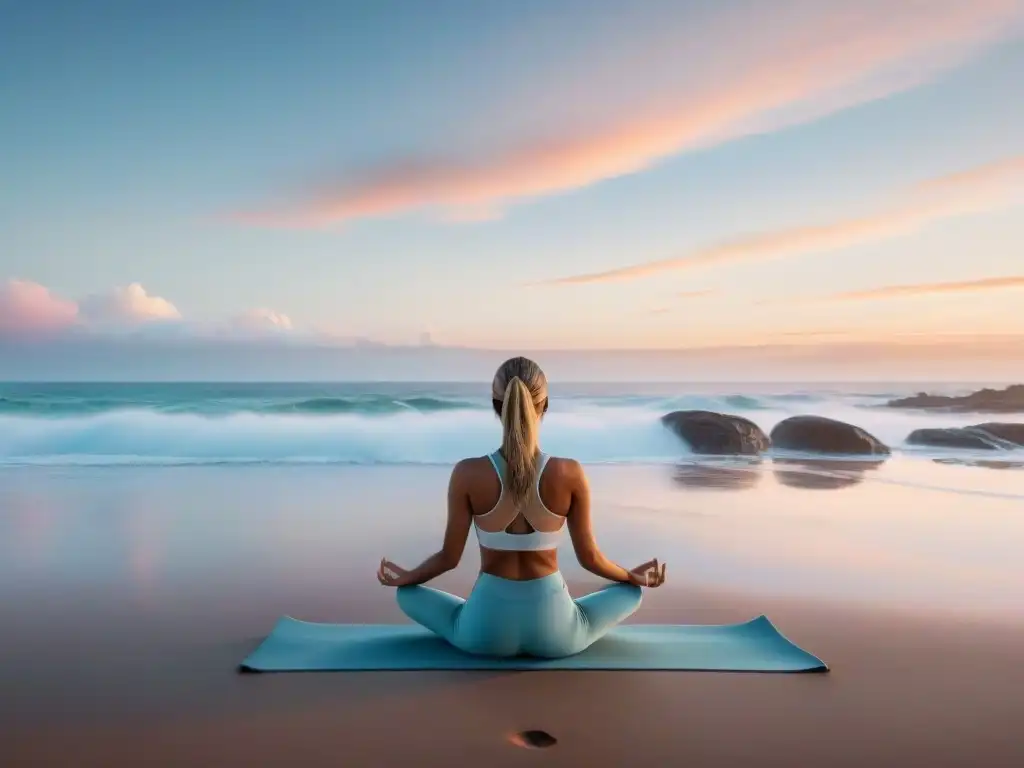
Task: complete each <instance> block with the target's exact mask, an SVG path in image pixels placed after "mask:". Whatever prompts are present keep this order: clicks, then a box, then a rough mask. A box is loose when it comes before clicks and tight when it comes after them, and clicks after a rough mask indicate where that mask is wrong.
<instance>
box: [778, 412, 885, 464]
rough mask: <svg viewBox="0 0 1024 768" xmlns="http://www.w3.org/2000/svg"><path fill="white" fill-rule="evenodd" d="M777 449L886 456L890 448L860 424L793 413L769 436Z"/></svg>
mask: <svg viewBox="0 0 1024 768" xmlns="http://www.w3.org/2000/svg"><path fill="white" fill-rule="evenodd" d="M770 439H771V443H772V445H773V446H774V447H776V448H781V449H783V450H787V451H810V452H813V453H831V454H845V455H856V456H888V455H889V453H890V450H889V447H888V446H887V445H885V443H883V442H882V441H881V440H879V439H878V438H877V437H875V436H874V435H871V434H869V433H868V432H865V431H864V430H863V429H861V428H860V427H855V426H853V425H852V424H847V423H846V422H843V421H836V420H835V419H827V418H825V417H824V416H792V417H790V418H788V419H784V420H783V421H780V422H779V423H778V424H776V425H775V429H773V430H772V432H771V435H770Z"/></svg>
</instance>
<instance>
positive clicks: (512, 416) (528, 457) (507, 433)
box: [491, 357, 548, 505]
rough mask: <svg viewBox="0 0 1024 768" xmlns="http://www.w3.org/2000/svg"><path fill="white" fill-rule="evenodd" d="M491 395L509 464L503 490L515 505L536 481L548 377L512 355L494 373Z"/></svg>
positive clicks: (546, 400)
mask: <svg viewBox="0 0 1024 768" xmlns="http://www.w3.org/2000/svg"><path fill="white" fill-rule="evenodd" d="M491 397H492V399H493V401H494V409H495V411H497V412H498V414H499V415H500V416H501V431H502V436H501V453H502V455H503V456H504V457H505V464H506V465H507V467H508V471H507V477H505V478H504V481H505V491H506V492H507V493H508V494H509V496H510V497H511V498H512V501H513V502H514V503H515V504H517V505H518V504H521V503H522V502H524V501H525V500H526V498H527V496H528V495H529V493H530V491H531V490H532V489H533V486H534V484H535V483H536V482H537V457H538V455H539V454H540V417H541V415H542V414H543V413H544V411H546V410H547V406H548V384H547V378H546V377H545V376H544V372H543V371H542V370H541V369H540V366H539V365H537V364H536V363H535V362H533V361H532V360H528V359H527V358H525V357H514V358H512V359H511V360H507V361H505V363H504V364H503V365H502V366H501V368H499V369H498V372H497V374H495V376H494V381H493V382H492V384H491Z"/></svg>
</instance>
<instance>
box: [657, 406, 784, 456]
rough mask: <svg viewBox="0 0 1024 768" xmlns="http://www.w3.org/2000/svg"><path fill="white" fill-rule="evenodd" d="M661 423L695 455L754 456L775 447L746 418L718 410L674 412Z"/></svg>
mask: <svg viewBox="0 0 1024 768" xmlns="http://www.w3.org/2000/svg"><path fill="white" fill-rule="evenodd" d="M661 422H662V424H664V425H665V426H666V427H668V428H669V429H670V430H672V432H674V433H675V434H676V435H678V436H679V437H680V438H682V439H683V440H684V441H685V442H686V443H687V445H689V446H690V450H692V451H693V452H694V453H699V454H705V455H718V456H728V455H741V456H753V455H756V454H759V453H761V452H762V451H766V450H768V447H769V446H770V445H771V441H770V440H769V439H768V435H766V434H765V433H764V430H762V429H761V428H760V427H759V426H757V424H755V423H754V422H752V421H750V419H744V418H743V417H742V416H730V415H728V414H724V413H715V412H714V411H673V412H672V413H667V414H665V415H664V416H662V417H661Z"/></svg>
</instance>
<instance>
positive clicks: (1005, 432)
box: [971, 421, 1024, 446]
mask: <svg viewBox="0 0 1024 768" xmlns="http://www.w3.org/2000/svg"><path fill="white" fill-rule="evenodd" d="M971 429H976V430H979V431H981V432H984V433H986V434H989V435H992V436H993V437H997V438H999V439H1000V440H1005V441H1006V442H1008V443H1013V444H1014V445H1020V446H1024V424H1009V423H1006V422H998V421H991V422H989V423H987V424H975V425H974V426H973V427H971Z"/></svg>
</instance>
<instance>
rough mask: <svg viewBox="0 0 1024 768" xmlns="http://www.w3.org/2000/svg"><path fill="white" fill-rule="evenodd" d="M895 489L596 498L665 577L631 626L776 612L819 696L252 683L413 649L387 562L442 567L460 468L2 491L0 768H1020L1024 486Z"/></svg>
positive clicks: (163, 470)
mask: <svg viewBox="0 0 1024 768" xmlns="http://www.w3.org/2000/svg"><path fill="white" fill-rule="evenodd" d="M894 464H895V466H894V467H892V468H887V469H882V470H879V471H878V472H877V473H876V477H869V476H867V473H865V476H864V477H861V478H859V480H858V481H856V482H847V483H845V484H844V483H838V484H837V483H833V486H836V487H831V488H828V489H823V488H822V487H821V483H820V482H818V483H817V484H815V483H814V481H811V482H810V483H806V484H804V487H801V486H800V484H799V483H793V482H792V477H789V478H785V479H780V477H779V476H778V475H777V474H776V473H774V472H773V471H771V470H770V469H769V468H768V467H767V466H766V467H759V468H755V469H753V470H752V471H754V472H756V473H757V475H758V476H757V477H756V478H755V479H754V480H752V481H751V480H747V481H745V482H743V483H736V482H731V483H730V482H728V481H727V482H725V483H722V482H717V481H716V480H715V478H718V480H719V481H720V480H721V477H722V475H721V472H720V471H719V469H720V468H719V469H715V468H711V469H708V470H707V472H705V473H704V476H703V479H702V480H700V481H698V482H693V480H694V477H696V476H698V475H700V474H701V473H700V471H698V469H696V468H694V467H693V466H690V467H689V468H683V469H680V468H671V467H600V466H598V467H595V468H594V469H593V471H592V472H591V476H592V483H593V485H594V487H595V492H596V494H597V498H599V499H602V500H603V506H602V509H601V515H602V516H601V518H600V523H599V529H598V530H599V536H600V537H601V540H602V542H603V544H604V546H605V548H606V549H607V550H608V552H609V554H611V555H612V556H614V557H615V558H616V559H619V560H622V561H624V562H629V561H631V560H633V559H637V560H638V561H639V559H640V558H643V557H645V556H649V555H654V554H658V555H659V556H661V557H664V558H665V559H666V560H667V561H668V562H669V563H670V568H671V570H672V573H671V579H670V583H669V584H668V585H666V587H664V588H662V589H660V590H657V591H653V592H649V593H648V594H647V597H646V598H645V602H644V605H643V607H642V608H641V610H640V612H639V613H638V614H637V616H635V617H634V619H633V620H634V621H640V622H644V623H718V622H731V621H741V620H744V619H748V618H751V617H752V616H755V615H758V614H760V613H766V614H767V615H768V616H769V617H770V618H771V619H772V621H773V622H774V623H775V624H776V625H777V626H778V627H779V628H780V630H781V631H782V632H783V633H784V634H786V635H787V636H788V637H790V638H791V639H792V640H793V641H794V642H797V643H798V644H800V645H802V646H803V647H805V648H807V649H808V650H810V651H812V652H813V653H815V654H817V655H819V656H820V657H821V658H823V659H825V660H826V661H827V662H828V663H829V665H830V666H831V670H832V671H831V672H830V673H828V674H824V675H799V674H797V675H760V674H722V673H658V672H645V673H634V672H564V673H563V672H550V673H548V672H545V673H468V672H466V673H457V672H443V673H442V672H438V673H358V674H348V673H336V674H281V675H259V674H257V675H240V674H238V673H237V672H236V666H237V664H238V662H239V661H240V660H241V659H242V658H244V656H245V655H246V654H247V653H248V652H249V651H250V650H251V649H252V648H254V647H255V646H256V644H257V643H258V642H259V641H260V639H261V638H262V637H263V636H265V634H266V633H267V632H268V631H269V629H270V628H271V627H272V625H273V623H274V621H275V620H276V619H277V618H278V617H279V616H280V615H282V614H290V615H293V616H296V617H299V618H303V619H308V620H313V621H350V622H360V621H381V622H391V621H395V622H398V621H402V620H403V617H402V616H401V615H400V613H399V612H398V610H397V608H396V607H395V605H394V603H393V595H392V593H391V592H389V591H387V590H385V589H383V588H381V587H379V586H378V585H376V584H375V583H374V582H373V581H372V568H373V565H374V559H375V558H376V557H379V556H380V554H382V553H386V554H388V555H389V556H391V557H393V558H394V559H396V560H397V561H399V562H401V561H403V560H408V561H411V560H414V559H416V558H417V557H422V556H423V555H425V554H427V553H428V552H429V551H431V547H433V546H435V541H436V540H437V537H438V536H439V534H440V530H441V527H440V526H441V520H442V518H441V516H440V514H439V513H440V509H441V507H440V499H441V498H442V496H440V495H439V494H440V492H441V491H443V487H444V483H445V481H446V477H447V468H445V467H415V468H410V467H381V468H330V467H272V468H261V467H238V468H222V467H216V468H210V467H205V468H203V467H178V468H174V467H159V468H103V469H96V468H85V469H83V468H73V467H62V468H21V469H17V470H6V471H4V473H3V475H2V476H0V509H2V510H3V515H2V517H0V534H2V535H0V542H2V543H0V555H2V557H0V563H2V565H0V571H2V573H0V577H2V578H0V621H2V626H3V627H4V632H3V634H2V639H0V660H2V662H0V690H2V691H3V695H2V697H0V763H2V764H3V765H12V766H20V765H33V766H34V765H40V766H48V765H54V766H57V765H61V766H67V765H75V766H93V765H95V766H120V765H139V764H147V765H169V766H175V765H217V766H230V765H246V766H252V765H304V766H318V765H325V766H326V765H360V766H361V765H366V766H391V765H402V764H407V763H413V764H416V765H467V764H468V765H482V764H484V763H486V764H489V765H498V766H505V765H509V766H512V765H527V764H531V763H543V764H549V765H577V764H579V765H582V764H586V763H585V762H584V761H588V762H590V763H591V764H599V765H628V764H634V763H635V762H637V761H638V760H645V761H646V760H655V761H671V762H672V764H680V765H683V764H685V765H697V766H704V765H708V766H732V765H736V766H775V765H778V766H782V765H790V766H791V765H819V764H820V765H826V764H827V765H832V766H862V765H874V766H888V765H893V766H902V765H907V764H911V763H920V764H924V765H929V766H962V765H972V766H1014V765H1020V764H1021V763H1022V761H1024V739H1021V737H1020V733H1019V725H1018V724H1019V721H1020V719H1021V716H1022V714H1024V693H1022V692H1024V610H1022V606H1020V605H1019V601H1018V600H1016V599H1015V598H1016V597H1019V595H1020V594H1022V593H1024V591H1022V589H1021V587H1022V584H1024V582H1022V573H1024V565H1021V563H1020V561H1019V556H1018V554H1017V553H1019V551H1020V544H1021V541H1022V535H1021V534H1022V530H1024V523H1022V521H1021V519H1020V515H1019V512H1020V509H1021V501H1020V499H1019V498H1018V497H1016V496H1015V494H1014V491H1015V490H1017V489H1019V488H1020V484H1021V483H1022V480H1021V476H1020V474H1019V473H1018V472H1013V471H1007V472H997V471H994V470H983V469H977V468H963V467H946V466H940V465H936V464H931V463H909V464H900V463H898V462H896V463H894ZM737 471H741V470H737ZM683 476H685V477H686V478H687V479H685V480H681V479H680V478H681V477H683ZM972 484H973V485H972ZM807 486H812V487H807ZM296 489H301V491H296ZM954 491H955V492H954ZM427 499H432V501H431V502H430V503H426V502H425V500H427ZM922 518H925V519H926V520H927V524H922ZM840 544H841V546H840ZM954 552H957V553H959V554H957V555H956V556H955V557H954V556H953V555H952V553H954ZM759 553H760V554H759ZM801 553H803V556H800V554H801ZM476 557H477V556H476V553H475V552H474V551H473V548H472V547H469V548H468V555H467V558H466V560H465V562H464V563H463V564H462V565H461V566H460V567H459V568H458V569H457V570H456V571H454V572H452V573H451V574H448V575H446V576H445V577H444V578H442V579H440V580H439V581H438V584H439V585H440V586H442V587H444V588H448V589H451V590H453V591H456V592H463V593H464V592H465V591H466V590H467V589H468V588H469V586H470V584H471V581H472V577H473V573H474V568H475V566H476ZM563 560H564V570H565V572H566V573H567V576H568V578H569V579H570V584H571V586H572V588H573V590H574V591H575V592H583V591H586V590H588V589H591V588H593V587H594V586H596V585H597V584H596V582H595V581H593V580H592V579H587V578H584V577H583V575H582V574H581V573H580V571H579V570H578V567H576V566H575V564H574V563H573V562H572V556H571V553H570V552H567V553H565V554H564V556H563ZM738 564H739V565H738ZM740 565H742V566H743V567H740ZM527 729H542V730H544V731H547V732H548V733H550V734H551V735H553V736H554V737H555V738H556V739H557V740H558V742H557V744H556V745H554V746H553V747H550V748H547V749H542V750H527V749H523V748H521V747H518V746H515V745H513V744H512V743H511V742H510V741H509V737H510V735H512V734H514V733H516V732H518V731H522V730H527Z"/></svg>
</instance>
